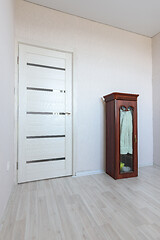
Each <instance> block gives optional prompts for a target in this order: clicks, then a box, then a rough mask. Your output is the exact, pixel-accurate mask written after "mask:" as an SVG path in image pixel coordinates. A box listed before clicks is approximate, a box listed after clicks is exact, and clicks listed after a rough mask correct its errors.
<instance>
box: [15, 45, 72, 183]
mask: <svg viewBox="0 0 160 240" xmlns="http://www.w3.org/2000/svg"><path fill="white" fill-rule="evenodd" d="M20 44H24V45H27V46H31V47H37V48H42V49H46V50H51V51H52V50H53V51H58V52H64V53H70V54H71V56H72V176H76V162H75V159H76V158H75V129H76V123H75V101H74V99H75V91H74V90H75V85H74V84H73V82H74V81H73V77H74V74H73V73H74V70H73V66H74V64H73V59H74V58H73V52H71V51H64V50H59V49H54V48H48V47H46V46H42V45H39V44H37V45H35V44H30V43H27V42H23V41H16V54H15V56H16V60H15V88H14V102H15V114H14V121H15V127H14V129H15V131H14V142H15V144H14V145H15V148H14V149H15V150H14V152H15V154H14V159H15V170H16V174H15V182H16V183H18V124H19V91H18V90H19V45H20ZM64 177H65V176H64Z"/></svg>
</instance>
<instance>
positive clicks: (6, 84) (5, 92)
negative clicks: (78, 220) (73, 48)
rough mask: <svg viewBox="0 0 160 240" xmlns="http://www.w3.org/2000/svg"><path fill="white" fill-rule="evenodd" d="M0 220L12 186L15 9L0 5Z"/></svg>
mask: <svg viewBox="0 0 160 240" xmlns="http://www.w3.org/2000/svg"><path fill="white" fill-rule="evenodd" d="M0 6H1V7H0V84H1V86H0V219H1V217H2V215H3V213H4V209H5V207H6V204H7V201H8V198H9V195H10V193H11V190H12V187H13V184H14V137H13V134H14V68H15V65H14V29H13V26H14V16H13V11H14V6H13V1H12V0H5V1H4V0H1V1H0Z"/></svg>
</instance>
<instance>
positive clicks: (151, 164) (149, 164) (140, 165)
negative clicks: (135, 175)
mask: <svg viewBox="0 0 160 240" xmlns="http://www.w3.org/2000/svg"><path fill="white" fill-rule="evenodd" d="M149 166H153V163H140V164H139V166H138V168H140V167H149Z"/></svg>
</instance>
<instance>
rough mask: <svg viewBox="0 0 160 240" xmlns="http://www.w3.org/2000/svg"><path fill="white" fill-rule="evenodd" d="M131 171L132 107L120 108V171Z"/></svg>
mask: <svg viewBox="0 0 160 240" xmlns="http://www.w3.org/2000/svg"><path fill="white" fill-rule="evenodd" d="M132 171H133V108H132V107H129V108H126V107H125V106H122V107H121V109H120V173H127V172H132Z"/></svg>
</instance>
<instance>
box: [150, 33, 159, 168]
mask: <svg viewBox="0 0 160 240" xmlns="http://www.w3.org/2000/svg"><path fill="white" fill-rule="evenodd" d="M152 49H153V63H152V64H153V146H154V147H153V160H154V164H156V165H159V166H160V108H159V105H160V34H158V35H156V36H155V37H154V38H153V39H152Z"/></svg>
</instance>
